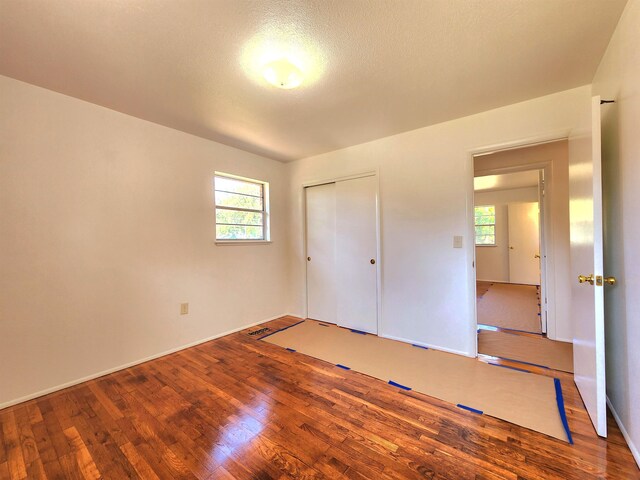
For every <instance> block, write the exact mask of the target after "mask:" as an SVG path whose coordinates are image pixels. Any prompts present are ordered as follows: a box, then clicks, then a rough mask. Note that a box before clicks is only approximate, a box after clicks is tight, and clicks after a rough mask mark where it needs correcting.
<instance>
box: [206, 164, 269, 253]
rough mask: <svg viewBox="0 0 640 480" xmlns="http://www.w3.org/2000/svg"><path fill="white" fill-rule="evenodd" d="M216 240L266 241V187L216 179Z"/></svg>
mask: <svg viewBox="0 0 640 480" xmlns="http://www.w3.org/2000/svg"><path fill="white" fill-rule="evenodd" d="M214 182H215V203H216V240H266V238H265V218H266V215H267V212H266V209H265V203H266V202H265V190H266V187H265V184H263V183H260V182H254V181H249V180H241V179H237V178H233V177H226V176H222V175H216V176H215V180H214Z"/></svg>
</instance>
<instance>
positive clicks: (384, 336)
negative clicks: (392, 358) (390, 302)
mask: <svg viewBox="0 0 640 480" xmlns="http://www.w3.org/2000/svg"><path fill="white" fill-rule="evenodd" d="M378 336H379V337H381V338H387V339H389V340H397V341H398V342H404V343H411V344H413V345H420V346H421V347H427V348H431V349H433V350H440V351H441V352H447V353H455V354H456V355H462V356H464V357H469V358H476V356H475V355H471V354H469V353H468V352H463V351H461V350H454V349H452V348H445V347H440V346H438V345H432V344H430V343H424V342H416V341H415V340H409V339H408V338H402V337H394V336H393V335H383V334H381V333H378Z"/></svg>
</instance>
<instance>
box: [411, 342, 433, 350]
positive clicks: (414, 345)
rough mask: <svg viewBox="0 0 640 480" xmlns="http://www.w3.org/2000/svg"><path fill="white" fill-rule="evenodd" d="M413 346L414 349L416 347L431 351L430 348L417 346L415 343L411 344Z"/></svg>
mask: <svg viewBox="0 0 640 480" xmlns="http://www.w3.org/2000/svg"><path fill="white" fill-rule="evenodd" d="M411 346H412V347H416V348H422V349H424V350H429V347H424V346H422V345H416V344H415V343H412V344H411Z"/></svg>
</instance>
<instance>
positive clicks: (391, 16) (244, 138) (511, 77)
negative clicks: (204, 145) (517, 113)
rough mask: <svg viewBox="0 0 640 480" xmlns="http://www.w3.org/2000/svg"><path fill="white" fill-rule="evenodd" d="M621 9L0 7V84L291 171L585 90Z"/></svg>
mask: <svg viewBox="0 0 640 480" xmlns="http://www.w3.org/2000/svg"><path fill="white" fill-rule="evenodd" d="M625 2H626V0H402V1H399V0H375V1H364V0H359V1H357V0H324V1H321V0H306V1H302V0H271V1H267V0H207V1H205V0H171V1H170V0H110V1H105V0H0V74H3V75H7V76H10V77H14V78H17V79H19V80H23V81H26V82H29V83H32V84H35V85H39V86H42V87H45V88H49V89H52V90H55V91H58V92H61V93H64V94H67V95H71V96H74V97H78V98H81V99H84V100H87V101H90V102H93V103H96V104H98V105H103V106H106V107H109V108H112V109H114V110H118V111H121V112H124V113H127V114H130V115H134V116H136V117H140V118H144V119H147V120H150V121H153V122H157V123H160V124H163V125H167V126H170V127H173V128H176V129H179V130H183V131H185V132H190V133H193V134H195V135H199V136H202V137H205V138H210V139H212V140H216V141H219V142H222V143H226V144H228V145H232V146H235V147H239V148H242V149H245V150H249V151H252V152H255V153H259V154H262V155H266V156H269V157H272V158H276V159H279V160H292V159H297V158H302V157H306V156H310V155H314V154H318V153H322V152H326V151H331V150H335V149H338V148H342V147H346V146H350V145H354V144H358V143H362V142H366V141H369V140H373V139H376V138H380V137H384V136H388V135H392V134H395V133H399V132H403V131H407V130H411V129H415V128H419V127H423V126H426V125H430V124H434V123H438V122H442V121H445V120H449V119H453V118H457V117H461V116H465V115H469V114H473V113H477V112H480V111H483V110H487V109H490V108H495V107H498V106H502V105H507V104H510V103H514V102H518V101H522V100H526V99H529V98H533V97H537V96H541V95H545V94H549V93H552V92H556V91H560V90H565V89H569V88H572V87H576V86H579V85H584V84H588V83H591V80H592V78H593V74H594V72H595V70H596V67H597V65H598V63H599V60H600V58H601V56H602V54H603V53H604V50H605V48H606V46H607V43H608V41H609V38H610V36H611V34H612V32H613V30H614V28H615V25H616V23H617V20H618V18H619V16H620V13H621V11H622V9H623V7H624V4H625ZM274 39H275V41H276V43H277V42H280V43H282V44H284V45H286V46H287V47H286V48H290V49H291V48H293V49H294V50H295V49H298V50H302V51H303V53H304V52H306V54H307V56H306V57H305V56H304V55H302V57H304V58H302V60H300V61H301V62H302V63H303V64H304V67H305V70H307V80H306V82H305V83H304V84H303V86H302V87H301V88H299V89H296V90H289V91H285V90H279V89H276V88H274V87H271V86H269V85H267V84H266V83H265V82H264V81H263V80H262V79H261V78H260V77H259V76H256V73H255V71H252V70H251V69H252V68H255V67H256V60H255V58H253V57H252V53H255V52H257V51H259V49H260V47H261V46H263V45H265V43H266V42H268V41H274Z"/></svg>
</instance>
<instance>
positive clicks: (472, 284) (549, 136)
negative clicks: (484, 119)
mask: <svg viewBox="0 0 640 480" xmlns="http://www.w3.org/2000/svg"><path fill="white" fill-rule="evenodd" d="M570 133H571V129H563V130H558V131H554V132H548V133H545V134H541V135H537V136H532V137H525V138H521V139H516V140H510V141H505V142H502V143H497V144H491V145H484V146H478V147H474V148H470V149H469V150H467V161H466V162H465V170H466V178H467V189H466V205H467V209H466V210H467V237H468V238H469V239H470V240H469V241H468V242H467V248H466V250H467V258H469V259H470V260H471V261H470V266H471V268H470V269H469V270H468V275H467V291H468V292H469V297H468V301H469V311H470V312H471V315H472V320H473V323H472V324H471V328H473V332H474V333H475V332H476V330H477V328H478V311H477V300H476V298H477V289H476V266H475V265H476V248H475V241H474V240H475V221H474V215H473V212H474V196H475V191H474V185H473V179H474V178H475V171H474V158H475V157H476V156H478V155H482V154H488V153H494V152H502V151H506V150H517V149H520V148H526V147H533V146H536V145H542V144H545V143H551V142H557V141H560V140H568V139H569V134H570ZM545 163H547V164H549V167H550V165H551V162H550V161H547V162H540V164H542V165H541V166H536V165H537V164H533V163H532V164H528V165H527V166H526V168H525V170H531V169H541V168H544V167H546V166H547V165H545ZM521 167H522V166H521ZM509 168H511V167H506V169H509ZM515 168H516V169H517V166H516V167H515ZM549 169H550V170H551V168H549ZM496 170H503V169H496ZM514 171H518V170H511V172H514ZM487 172H489V170H487ZM502 173H508V172H507V171H503V172H502ZM546 181H549V183H550V177H547V180H546ZM550 197H551V192H549V190H547V202H546V203H547V211H546V213H547V215H545V222H546V223H550V221H551V215H549V214H548V213H550V212H549V211H548V210H549V208H550V204H551V202H550V201H549V200H550ZM546 231H547V235H549V237H551V233H552V230H551V229H549V228H546ZM545 243H546V242H545ZM547 253H548V252H547ZM547 257H548V255H547ZM546 262H547V263H546V266H547V267H548V266H549V265H550V264H553V262H549V259H548V258H547V259H546ZM551 271H553V272H554V273H555V268H553V269H551V270H550V269H549V268H546V276H547V279H549V278H554V280H555V275H551V273H550V272H551ZM546 283H547V290H548V291H547V300H548V294H549V292H553V293H552V295H553V303H552V305H553V308H550V307H549V304H550V302H548V303H547V334H549V333H551V329H553V332H552V333H553V337H554V338H555V328H556V323H555V322H556V317H555V289H549V288H548V287H549V281H547V282H546ZM554 286H555V282H554ZM549 310H550V311H551V312H552V315H553V317H552V322H550V321H549ZM475 345H476V351H475V356H476V357H477V356H478V335H475Z"/></svg>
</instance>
